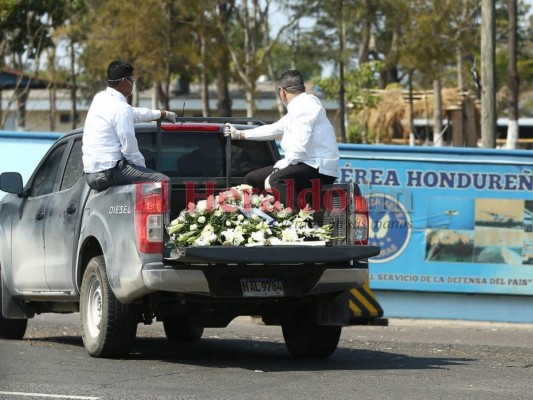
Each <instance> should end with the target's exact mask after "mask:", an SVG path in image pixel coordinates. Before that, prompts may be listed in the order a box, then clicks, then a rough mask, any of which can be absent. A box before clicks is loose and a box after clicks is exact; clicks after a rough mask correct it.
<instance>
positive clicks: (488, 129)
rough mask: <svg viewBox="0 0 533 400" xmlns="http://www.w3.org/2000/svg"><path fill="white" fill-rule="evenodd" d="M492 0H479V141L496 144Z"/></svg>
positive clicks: (488, 146)
mask: <svg viewBox="0 0 533 400" xmlns="http://www.w3.org/2000/svg"><path fill="white" fill-rule="evenodd" d="M494 13H495V11H494V0H481V143H482V147H484V148H490V149H492V148H494V147H495V144H496V84H495V75H496V71H495V41H496V40H495V20H494Z"/></svg>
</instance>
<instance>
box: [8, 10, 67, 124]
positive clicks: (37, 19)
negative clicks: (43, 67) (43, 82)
mask: <svg viewBox="0 0 533 400" xmlns="http://www.w3.org/2000/svg"><path fill="white" fill-rule="evenodd" d="M73 3H76V1H75V0H58V1H54V2H50V1H47V0H27V1H24V2H22V1H13V0H0V10H1V11H0V33H1V34H2V39H1V41H0V66H2V67H4V66H8V67H10V68H12V69H14V70H16V71H20V72H23V71H26V72H27V71H28V69H30V68H31V71H30V72H32V75H34V76H38V73H39V64H40V57H41V54H42V53H43V51H44V50H45V49H47V48H50V47H53V46H54V43H53V40H52V33H53V30H54V28H56V27H57V26H59V25H61V24H62V23H63V22H64V20H65V14H64V12H65V10H66V9H69V8H70V6H71V4H73ZM21 22H22V23H21ZM29 91H30V88H29V84H28V85H27V86H26V87H21V86H19V85H18V84H17V87H16V88H15V90H14V92H13V96H14V97H12V98H11V99H10V100H9V101H8V104H9V105H10V104H11V103H12V102H13V101H15V99H16V101H17V103H18V126H19V127H22V128H23V127H25V125H26V121H25V114H26V100H27V98H28V94H29ZM8 109H9V106H8ZM6 118H7V112H6V113H4V115H2V118H1V126H2V127H3V126H4V124H5V120H6Z"/></svg>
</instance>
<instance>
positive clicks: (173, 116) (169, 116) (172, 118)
mask: <svg viewBox="0 0 533 400" xmlns="http://www.w3.org/2000/svg"><path fill="white" fill-rule="evenodd" d="M166 113H167V114H166V115H165V119H166V120H167V121H170V122H172V123H173V124H175V123H176V118H177V115H176V113H175V112H172V111H166Z"/></svg>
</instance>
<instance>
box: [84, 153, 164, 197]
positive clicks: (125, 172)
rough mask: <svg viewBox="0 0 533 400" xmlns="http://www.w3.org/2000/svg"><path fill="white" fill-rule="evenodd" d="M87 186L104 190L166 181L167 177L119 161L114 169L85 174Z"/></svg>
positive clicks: (148, 169)
mask: <svg viewBox="0 0 533 400" xmlns="http://www.w3.org/2000/svg"><path fill="white" fill-rule="evenodd" d="M85 178H86V179H87V184H88V185H89V187H90V188H91V189H94V190H104V189H107V188H108V187H110V186H118V185H127V184H129V183H134V182H161V181H168V180H169V178H168V176H166V175H164V174H162V173H160V172H156V171H154V170H151V169H150V168H146V167H140V166H138V165H133V164H128V163H127V162H126V161H124V160H121V161H118V162H117V165H115V167H113V168H110V169H106V170H104V171H100V172H94V173H92V174H85Z"/></svg>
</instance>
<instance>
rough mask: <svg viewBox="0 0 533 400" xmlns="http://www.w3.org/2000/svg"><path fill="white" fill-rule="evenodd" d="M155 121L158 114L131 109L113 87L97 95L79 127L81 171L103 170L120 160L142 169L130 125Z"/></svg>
mask: <svg viewBox="0 0 533 400" xmlns="http://www.w3.org/2000/svg"><path fill="white" fill-rule="evenodd" d="M159 118H161V111H159V110H150V109H149V108H139V107H132V106H130V105H129V104H128V102H127V101H126V97H124V95H123V94H122V93H120V92H119V91H117V90H115V89H113V88H110V87H108V88H107V89H106V90H104V91H102V92H100V93H97V94H96V96H94V99H93V102H92V103H91V106H90V107H89V112H88V113H87V118H86V119H85V126H84V128H83V146H82V151H83V170H84V171H85V172H86V173H94V172H100V171H104V170H106V169H109V168H113V167H114V166H115V165H116V163H117V161H120V160H126V161H128V162H129V163H130V164H135V165H138V166H141V167H145V166H146V165H145V163H144V157H143V156H142V154H141V153H140V151H139V146H138V145H137V138H136V137H135V129H134V127H133V124H134V123H136V122H148V121H152V120H155V119H159Z"/></svg>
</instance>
